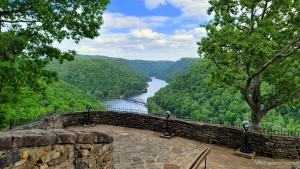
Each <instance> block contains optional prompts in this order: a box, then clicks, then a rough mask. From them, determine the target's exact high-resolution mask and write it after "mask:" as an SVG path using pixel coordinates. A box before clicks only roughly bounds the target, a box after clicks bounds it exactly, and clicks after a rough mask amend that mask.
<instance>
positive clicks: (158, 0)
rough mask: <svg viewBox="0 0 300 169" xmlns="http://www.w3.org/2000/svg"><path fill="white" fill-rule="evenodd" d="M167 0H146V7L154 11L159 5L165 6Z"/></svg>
mask: <svg viewBox="0 0 300 169" xmlns="http://www.w3.org/2000/svg"><path fill="white" fill-rule="evenodd" d="M165 4H166V0H145V6H146V8H148V9H154V8H156V7H158V6H159V5H165Z"/></svg>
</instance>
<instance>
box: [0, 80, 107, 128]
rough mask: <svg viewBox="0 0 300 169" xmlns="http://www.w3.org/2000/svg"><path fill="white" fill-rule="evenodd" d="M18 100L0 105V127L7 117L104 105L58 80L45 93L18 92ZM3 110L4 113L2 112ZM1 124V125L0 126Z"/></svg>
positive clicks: (12, 117) (6, 120) (7, 119)
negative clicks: (89, 105)
mask: <svg viewBox="0 0 300 169" xmlns="http://www.w3.org/2000/svg"><path fill="white" fill-rule="evenodd" d="M20 97H21V98H22V99H20V101H19V102H17V103H15V104H11V105H8V104H6V105H3V104H2V105H0V106H1V107H0V110H1V111H0V116H1V117H3V114H5V116H4V118H1V121H0V128H3V127H7V126H8V124H9V119H16V118H19V117H22V118H25V117H34V116H37V115H38V114H42V113H49V112H56V111H58V110H65V111H67V110H84V109H85V106H86V104H88V103H90V104H91V105H92V106H93V107H95V108H97V107H104V105H103V104H102V103H101V102H100V101H99V100H98V98H97V97H95V96H94V95H87V94H85V93H84V92H83V91H82V90H80V89H78V88H76V87H74V86H72V85H70V84H68V83H66V82H64V81H62V80H60V81H58V82H55V83H52V84H50V85H49V86H47V87H46V90H45V95H42V94H39V93H34V92H30V91H23V92H22V93H20ZM2 111H4V113H3V112H2ZM1 125H2V126H1Z"/></svg>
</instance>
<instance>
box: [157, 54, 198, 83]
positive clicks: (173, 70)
mask: <svg viewBox="0 0 300 169" xmlns="http://www.w3.org/2000/svg"><path fill="white" fill-rule="evenodd" d="M197 60H198V58H182V59H180V60H178V61H176V62H175V63H173V64H172V65H171V66H170V67H169V68H167V69H165V70H163V71H161V72H160V73H159V74H157V75H156V76H155V77H156V78H158V79H163V80H165V81H166V82H168V83H169V82H171V81H173V80H175V79H176V78H178V77H179V76H180V75H181V74H182V73H184V72H186V71H187V70H188V69H190V67H191V66H192V65H194V64H195V63H196V62H197Z"/></svg>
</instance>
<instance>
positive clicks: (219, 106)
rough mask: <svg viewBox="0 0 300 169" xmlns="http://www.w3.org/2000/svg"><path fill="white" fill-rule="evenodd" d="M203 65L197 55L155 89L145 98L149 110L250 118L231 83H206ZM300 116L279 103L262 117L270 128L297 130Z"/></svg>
mask: <svg viewBox="0 0 300 169" xmlns="http://www.w3.org/2000/svg"><path fill="white" fill-rule="evenodd" d="M206 65H207V64H206V61H205V60H204V59H199V61H198V62H197V63H196V64H194V65H193V66H192V67H191V69H189V70H188V71H187V72H185V73H183V74H182V75H181V76H180V77H179V78H177V79H175V80H174V81H172V82H171V83H169V85H168V86H166V87H165V88H162V89H161V90H159V91H158V92H156V93H155V95H154V96H153V97H151V98H149V99H148V104H147V105H148V109H149V111H150V112H153V113H155V112H159V111H160V108H163V110H169V111H171V112H172V113H173V114H176V115H180V116H190V117H192V118H196V119H207V120H214V121H228V122H231V123H235V124H241V123H242V121H243V120H250V108H249V106H248V105H247V103H246V102H245V101H244V99H243V97H242V95H241V93H240V92H236V91H235V90H234V89H233V88H230V87H229V88H219V89H216V90H212V89H211V88H210V87H209V86H208V85H207V83H206V82H207V81H208V79H209V78H208V76H209V70H207V69H206ZM265 90H267V89H266V88H265ZM299 119H300V109H298V108H295V107H288V106H281V107H279V108H277V109H274V110H271V112H270V113H268V114H267V115H266V116H265V117H264V119H263V121H262V126H263V127H264V128H267V129H273V130H280V129H288V130H297V129H299V128H300V124H299Z"/></svg>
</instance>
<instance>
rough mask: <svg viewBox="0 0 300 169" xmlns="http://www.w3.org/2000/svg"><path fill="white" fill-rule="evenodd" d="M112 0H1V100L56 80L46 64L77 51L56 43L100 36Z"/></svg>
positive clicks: (61, 60)
mask: <svg viewBox="0 0 300 169" xmlns="http://www.w3.org/2000/svg"><path fill="white" fill-rule="evenodd" d="M108 4H109V0H95V1H87V0H1V3H0V81H1V83H0V103H1V102H2V103H4V102H10V100H9V99H7V98H8V97H7V96H9V93H16V92H18V91H21V90H22V89H23V88H24V87H28V88H30V89H33V90H35V91H38V90H39V89H41V86H40V80H41V81H45V82H47V83H50V82H52V81H54V80H57V75H56V73H55V72H52V71H49V70H45V69H44V67H45V66H46V65H47V64H48V63H49V62H50V61H51V60H53V59H57V60H59V62H60V63H62V62H63V61H64V60H73V58H74V56H75V54H76V52H75V51H74V50H69V51H66V52H62V51H60V50H59V49H58V48H56V47H53V46H52V44H53V43H54V42H62V40H64V39H73V40H74V41H75V42H76V43H78V42H79V41H80V40H81V39H83V38H94V37H96V36H99V32H98V30H99V29H100V26H101V25H102V24H103V20H102V14H103V11H104V10H105V9H106V6H107V5H108Z"/></svg>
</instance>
